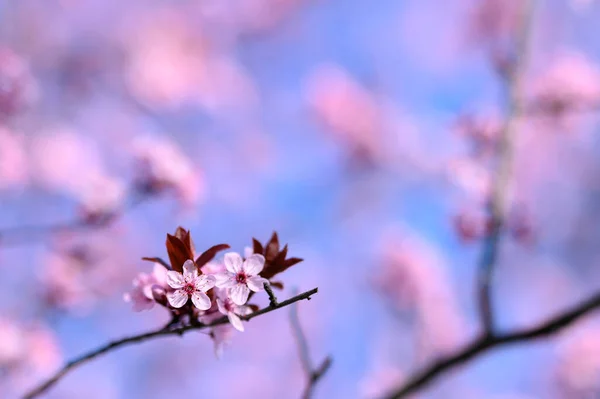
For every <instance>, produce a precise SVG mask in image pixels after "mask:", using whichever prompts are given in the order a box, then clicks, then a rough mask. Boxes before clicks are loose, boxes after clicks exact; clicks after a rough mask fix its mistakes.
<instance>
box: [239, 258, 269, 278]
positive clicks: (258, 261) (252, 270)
mask: <svg viewBox="0 0 600 399" xmlns="http://www.w3.org/2000/svg"><path fill="white" fill-rule="evenodd" d="M263 267H265V257H264V256H262V255H261V254H252V255H250V256H249V257H248V259H246V260H245V261H244V264H243V266H242V268H243V269H244V272H245V273H246V274H247V275H248V276H256V275H257V274H258V273H260V272H262V269H263Z"/></svg>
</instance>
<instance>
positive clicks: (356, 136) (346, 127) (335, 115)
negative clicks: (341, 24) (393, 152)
mask: <svg viewBox="0 0 600 399" xmlns="http://www.w3.org/2000/svg"><path fill="white" fill-rule="evenodd" d="M305 95H306V98H307V101H308V104H309V106H310V109H311V111H312V112H314V115H315V116H316V118H317V119H318V120H319V121H320V122H321V123H323V125H325V127H326V128H328V129H330V130H331V132H332V133H334V134H335V135H336V136H337V137H338V138H339V139H340V140H341V141H342V142H343V143H344V144H345V145H347V146H348V147H349V148H350V150H351V151H352V152H353V153H354V155H359V156H364V157H367V159H373V158H377V157H378V156H379V155H380V152H381V150H382V149H381V148H380V141H379V139H380V133H381V127H382V126H381V115H380V110H379V108H378V106H377V103H376V101H375V99H374V98H373V95H372V94H371V93H369V92H368V91H367V90H366V89H365V88H364V87H362V86H361V85H360V84H359V83H358V82H356V80H355V79H354V78H353V77H352V76H351V75H350V74H349V73H348V72H346V71H345V70H343V69H341V68H340V67H338V66H335V65H322V66H320V67H319V68H318V69H316V70H315V71H313V73H312V74H311V75H310V76H309V78H308V82H307V87H306V94H305Z"/></svg>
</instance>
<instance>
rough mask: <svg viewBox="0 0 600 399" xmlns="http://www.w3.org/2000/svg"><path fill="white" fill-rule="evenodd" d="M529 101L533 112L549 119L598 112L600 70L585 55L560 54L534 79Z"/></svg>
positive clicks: (599, 102)
mask: <svg viewBox="0 0 600 399" xmlns="http://www.w3.org/2000/svg"><path fill="white" fill-rule="evenodd" d="M529 98H530V102H531V103H530V105H529V106H530V107H531V108H532V111H535V112H542V113H543V114H544V115H548V116H554V117H561V116H562V115H563V114H564V113H565V112H568V111H571V110H574V111H589V110H592V109H595V108H597V107H598V106H600V70H598V67H597V66H596V65H594V64H593V63H592V62H591V61H590V60H589V59H587V58H586V57H585V56H584V55H582V54H578V53H563V54H560V55H559V56H557V57H556V58H555V59H554V60H552V61H551V62H550V63H549V64H548V67H547V68H546V70H545V71H543V72H542V73H541V74H539V75H538V76H537V78H536V79H535V80H533V82H532V84H531V88H530V96H529Z"/></svg>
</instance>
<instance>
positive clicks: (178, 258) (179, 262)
mask: <svg viewBox="0 0 600 399" xmlns="http://www.w3.org/2000/svg"><path fill="white" fill-rule="evenodd" d="M166 244H167V253H168V254H169V260H170V261H171V266H172V268H173V270H175V271H178V272H179V273H182V272H183V264H184V263H185V261H186V260H188V259H191V257H192V256H193V255H192V254H191V253H189V251H188V248H187V247H186V246H185V244H184V243H183V241H181V240H180V239H179V238H177V237H175V236H172V235H171V234H167V242H166Z"/></svg>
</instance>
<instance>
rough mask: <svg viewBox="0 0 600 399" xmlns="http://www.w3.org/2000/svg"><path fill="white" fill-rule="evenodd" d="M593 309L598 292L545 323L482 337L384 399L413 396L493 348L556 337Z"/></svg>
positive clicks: (599, 300) (598, 300) (599, 298)
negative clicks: (555, 335) (412, 394)
mask: <svg viewBox="0 0 600 399" xmlns="http://www.w3.org/2000/svg"><path fill="white" fill-rule="evenodd" d="M597 308H600V292H598V293H596V294H595V295H594V296H592V297H591V298H589V299H588V300H586V301H584V302H582V303H580V304H579V305H577V306H575V307H573V308H571V309H569V310H566V311H564V312H563V313H560V314H559V315H557V316H555V317H553V318H551V319H549V320H546V321H544V322H542V323H539V324H538V325H536V326H534V327H530V328H525V329H520V330H516V331H513V332H509V333H500V334H497V335H489V336H485V335H482V336H480V337H479V338H477V339H475V340H473V341H472V342H471V343H470V344H468V345H467V346H465V347H464V348H463V349H461V350H460V351H458V352H456V353H454V354H452V355H449V356H447V357H445V358H442V359H440V360H438V361H436V362H434V363H433V364H431V365H430V366H429V367H426V368H425V369H423V370H422V371H420V372H418V373H416V374H415V375H414V376H413V377H411V378H409V379H408V381H406V383H404V385H403V386H402V387H401V388H399V389H398V390H396V391H395V392H394V393H392V394H391V395H389V396H388V397H387V398H388V399H398V398H402V397H405V396H407V395H409V394H411V393H414V392H416V391H417V390H418V389H421V388H423V387H425V386H426V385H428V384H430V383H432V382H433V381H434V380H436V379H437V378H439V377H441V376H442V375H443V374H446V373H448V372H449V371H450V370H452V369H454V368H456V367H458V366H461V365H464V364H465V363H467V362H469V361H470V360H473V359H474V358H476V357H477V356H480V355H483V354H484V353H487V352H488V351H490V350H491V349H493V348H497V347H501V346H505V345H509V344H517V343H525V342H528V341H531V340H535V339H540V338H544V337H548V336H551V335H553V334H556V333H558V332H560V331H562V330H563V329H565V328H566V327H569V326H570V325H571V324H573V323H574V322H575V321H577V320H578V319H580V318H582V317H583V316H585V315H586V314H588V313H590V312H591V311H593V310H595V309H597Z"/></svg>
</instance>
